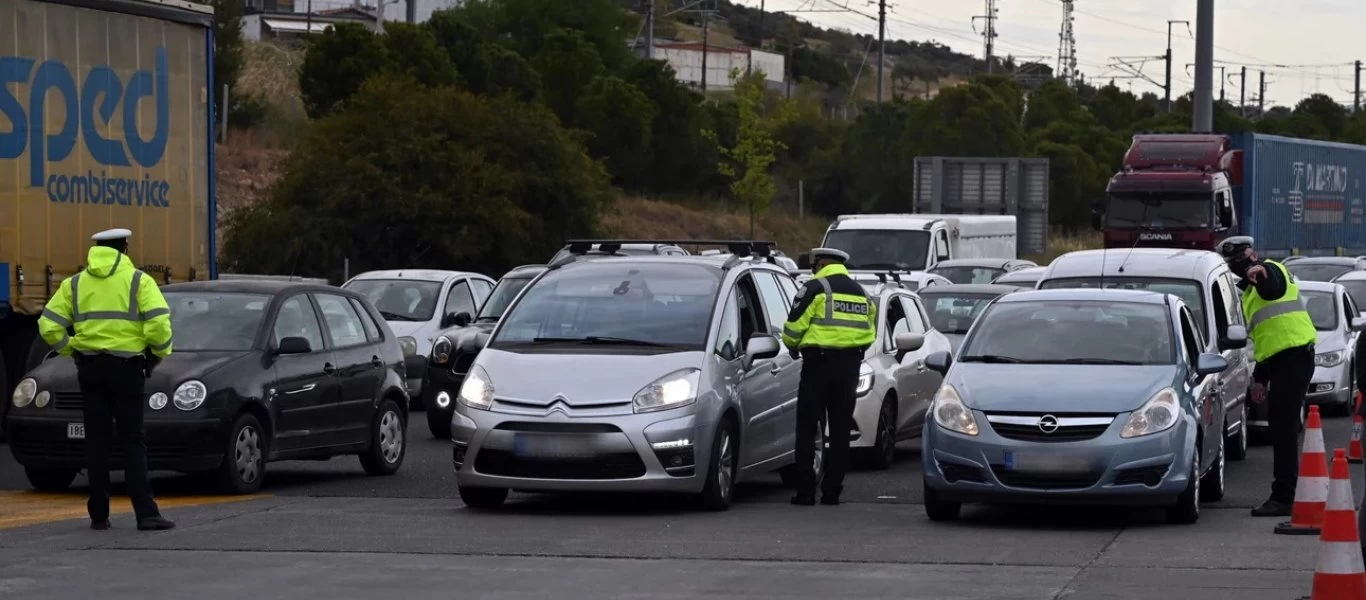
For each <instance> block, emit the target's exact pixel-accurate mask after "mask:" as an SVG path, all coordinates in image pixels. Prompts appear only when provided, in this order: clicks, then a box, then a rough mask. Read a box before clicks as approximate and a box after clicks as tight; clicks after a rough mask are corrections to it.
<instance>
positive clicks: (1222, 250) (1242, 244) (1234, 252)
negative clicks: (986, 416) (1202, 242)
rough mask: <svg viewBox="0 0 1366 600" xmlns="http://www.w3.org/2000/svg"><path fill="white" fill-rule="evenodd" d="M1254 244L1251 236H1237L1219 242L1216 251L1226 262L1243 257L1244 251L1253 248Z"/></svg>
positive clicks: (1215, 247)
mask: <svg viewBox="0 0 1366 600" xmlns="http://www.w3.org/2000/svg"><path fill="white" fill-rule="evenodd" d="M1252 244H1253V240H1252V237H1251V236H1246V235H1235V236H1233V237H1230V238H1225V239H1224V240H1223V241H1221V242H1219V243H1218V244H1217V245H1215V246H1214V250H1215V252H1218V253H1219V255H1220V256H1222V257H1224V260H1230V259H1234V258H1240V257H1242V256H1243V251H1244V250H1247V249H1248V248H1251V247H1252Z"/></svg>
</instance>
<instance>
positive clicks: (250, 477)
mask: <svg viewBox="0 0 1366 600" xmlns="http://www.w3.org/2000/svg"><path fill="white" fill-rule="evenodd" d="M233 454H234V457H235V459H236V463H237V477H238V478H239V479H241V480H242V483H251V482H253V481H256V478H257V477H259V476H260V475H261V436H260V434H258V433H257V432H256V428H255V427H252V426H250V425H248V426H246V427H243V428H242V429H240V430H238V432H237V443H236V444H235V446H234V451H233Z"/></svg>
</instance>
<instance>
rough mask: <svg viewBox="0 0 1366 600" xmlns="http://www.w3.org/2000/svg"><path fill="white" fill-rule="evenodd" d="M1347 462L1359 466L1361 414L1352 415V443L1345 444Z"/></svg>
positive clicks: (1360, 458) (1360, 459)
mask: <svg viewBox="0 0 1366 600" xmlns="http://www.w3.org/2000/svg"><path fill="white" fill-rule="evenodd" d="M1347 462H1349V463H1352V464H1354V465H1359V464H1361V462H1362V456H1361V413H1359V412H1358V413H1357V414H1354V415H1352V442H1351V443H1350V444H1347Z"/></svg>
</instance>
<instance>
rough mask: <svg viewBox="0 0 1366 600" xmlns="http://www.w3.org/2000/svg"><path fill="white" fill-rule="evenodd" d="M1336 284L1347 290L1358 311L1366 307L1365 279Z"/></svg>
mask: <svg viewBox="0 0 1366 600" xmlns="http://www.w3.org/2000/svg"><path fill="white" fill-rule="evenodd" d="M1338 283H1339V284H1341V285H1342V287H1345V288H1347V293H1348V294H1351V296H1352V301H1353V302H1356V305H1357V308H1358V309H1359V308H1361V307H1363V306H1366V279H1355V280H1352V281H1339V282H1338Z"/></svg>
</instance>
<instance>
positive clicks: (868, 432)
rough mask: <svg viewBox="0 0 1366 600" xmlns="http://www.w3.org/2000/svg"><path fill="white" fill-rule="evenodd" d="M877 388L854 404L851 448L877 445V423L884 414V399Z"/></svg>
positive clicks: (850, 436)
mask: <svg viewBox="0 0 1366 600" xmlns="http://www.w3.org/2000/svg"><path fill="white" fill-rule="evenodd" d="M876 391H879V390H877V389H876V386H875V387H874V389H873V390H870V391H869V392H868V393H867V394H865V395H863V396H861V397H859V398H858V400H856V401H855V402H854V428H853V431H851V432H850V433H849V447H850V448H872V447H873V446H874V445H876V444H877V421H878V418H879V417H880V416H881V414H882V397H883V396H884V395H885V394H886V392H885V391H884V392H883V393H882V394H875V393H873V392H876Z"/></svg>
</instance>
